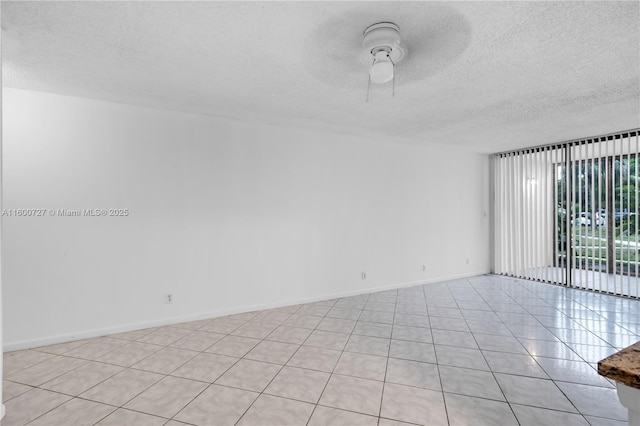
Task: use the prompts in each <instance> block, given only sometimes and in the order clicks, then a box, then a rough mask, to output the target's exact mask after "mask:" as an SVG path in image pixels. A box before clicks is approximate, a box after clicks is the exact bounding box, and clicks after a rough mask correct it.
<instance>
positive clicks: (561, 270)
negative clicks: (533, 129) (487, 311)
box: [493, 130, 640, 297]
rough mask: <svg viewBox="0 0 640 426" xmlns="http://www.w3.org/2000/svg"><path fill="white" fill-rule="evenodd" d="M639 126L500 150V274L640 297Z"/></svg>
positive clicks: (497, 256) (497, 203) (497, 255)
mask: <svg viewBox="0 0 640 426" xmlns="http://www.w3.org/2000/svg"><path fill="white" fill-rule="evenodd" d="M639 152H640V141H639V137H638V131H637V130H634V131H628V132H623V133H620V134H615V135H607V136H603V137H598V138H592V139H585V140H580V141H572V142H567V143H565V144H559V145H553V146H547V147H538V148H532V149H527V150H522V151H516V152H510V153H502V154H497V155H495V156H493V174H494V197H495V203H494V204H495V209H494V219H495V222H494V231H495V236H494V241H495V244H494V248H495V256H494V259H495V262H494V271H495V272H496V273H500V274H505V275H511V276H517V277H522V278H529V279H534V280H539V281H546V282H552V283H556V284H563V285H568V286H572V287H580V288H586V289H591V290H596V291H602V292H607V293H614V294H619V295H625V296H630V297H638V296H640V292H639V291H638V290H639V287H640V279H639V270H640V267H639V262H640V256H639V247H640V233H639V227H638V210H639V208H640V205H639V201H638V192H639V189H640V188H639V187H640V182H638V178H639V176H640V169H639V166H640V164H639V163H640V161H639V157H640V156H639Z"/></svg>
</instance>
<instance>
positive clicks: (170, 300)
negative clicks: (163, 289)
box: [164, 294, 173, 305]
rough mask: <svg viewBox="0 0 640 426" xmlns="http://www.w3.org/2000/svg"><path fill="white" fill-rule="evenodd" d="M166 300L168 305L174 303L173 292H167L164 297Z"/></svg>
mask: <svg viewBox="0 0 640 426" xmlns="http://www.w3.org/2000/svg"><path fill="white" fill-rule="evenodd" d="M164 302H165V303H166V304H168V305H170V304H172V303H173V294H167V295H166V296H165V297H164Z"/></svg>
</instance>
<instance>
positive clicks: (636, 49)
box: [2, 1, 640, 152]
mask: <svg viewBox="0 0 640 426" xmlns="http://www.w3.org/2000/svg"><path fill="white" fill-rule="evenodd" d="M378 21H392V22H395V23H396V24H398V25H399V26H400V29H401V33H402V35H403V37H404V38H405V39H406V42H407V46H408V49H409V53H408V56H407V57H406V59H405V60H404V61H403V62H401V63H400V64H398V66H397V67H396V68H397V78H396V93H395V97H394V98H391V86H390V85H387V86H372V89H373V90H372V93H371V99H370V101H369V103H365V97H366V89H367V70H366V67H365V68H363V66H362V65H360V64H359V62H358V55H359V51H360V44H361V41H362V31H363V30H364V28H365V27H367V26H368V25H370V24H372V23H375V22H378ZM639 22H640V2H637V1H629V2H613V1H612V2H568V1H567V2H561V1H558V2H483V1H476V2H179V1H174V2H142V1H131V2H93V1H88V2H57V1H51V2H6V1H3V2H2V41H3V46H2V47H3V52H2V61H3V63H2V71H3V73H2V75H3V84H4V85H5V86H9V87H18V88H25V89H35V90H43V91H48V92H54V93H62V94H69V95H77V96H86V97H91V98H99V99H107V100H114V101H119V102H126V103H135V104H142V105H149V106H157V107H167V108H172V109H179V110H184V111H194V112H202V113H207V114H213V115H218V116H225V117H230V118H236V119H241V120H249V121H259V122H268V123H274V124H277V125H285V126H299V127H306V128H315V129H324V130H329V131H335V132H344V133H352V134H358V135H365V136H370V137H375V138H386V139H389V138H393V139H394V140H398V141H401V142H407V143H416V144H426V143H440V144H448V145H455V146H462V147H465V149H471V150H474V151H479V152H496V151H502V150H507V149H512V148H518V147H526V146H533V145H540V144H545V143H551V142H557V141H562V140H567V139H573V138H578V137H583V136H593V135H598V134H603V133H608V132H612V131H618V130H626V129H630V128H634V127H639V126H640V75H639V73H640V26H639Z"/></svg>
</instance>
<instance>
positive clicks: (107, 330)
mask: <svg viewBox="0 0 640 426" xmlns="http://www.w3.org/2000/svg"><path fill="white" fill-rule="evenodd" d="M487 273H488V272H487V271H479V272H473V273H464V274H456V275H449V276H444V277H436V278H430V279H427V280H420V281H410V282H405V283H395V284H387V285H383V286H378V287H371V288H367V289H362V290H354V291H345V292H339V293H332V294H326V295H322V296H316V297H307V298H300V299H291V300H287V301H283V302H278V303H268V304H260V305H252V306H244V307H240V308H234V309H223V310H217V311H211V312H203V313H199V314H193V315H183V316H178V317H169V318H162V319H157V320H152V321H143V322H137V323H131V324H122V325H117V326H112V327H104V328H97V329H92V330H79V331H77V332H74V333H70V334H60V335H56V336H49V337H42V338H37V339H30V340H20V341H17V342H5V343H4V344H3V351H4V352H11V351H17V350H22V349H31V348H37V347H40V346H48V345H55V344H58V343H64V342H70V341H74V340H81V339H89V338H92V337H99V336H106V335H109V334H116V333H124V332H127V331H133V330H140V329H143V328H151V327H160V326H165V325H172V324H179V323H182V322H188V321H197V320H202V319H209V318H216V317H223V316H226V315H233V314H239V313H243V312H252V311H261V310H264V309H274V308H281V307H284V306H291V305H300V304H304V303H312V302H319V301H321V300H330V299H339V298H342V297H349V296H357V295H360V294H367V293H375V292H378V291H385V290H393V289H399V288H406V287H413V286H417V285H423V284H431V283H437V282H442V281H450V280H456V279H460V278H468V277H473V276H477V275H484V274H487Z"/></svg>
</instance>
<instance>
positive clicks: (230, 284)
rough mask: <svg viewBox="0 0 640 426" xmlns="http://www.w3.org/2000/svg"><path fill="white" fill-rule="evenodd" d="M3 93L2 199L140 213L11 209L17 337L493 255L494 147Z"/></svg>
mask: <svg viewBox="0 0 640 426" xmlns="http://www.w3.org/2000/svg"><path fill="white" fill-rule="evenodd" d="M3 102H4V108H3V118H4V129H3V132H4V133H3V136H4V159H3V160H4V188H3V197H4V208H5V209H18V208H41V209H62V208H64V209H89V208H107V209H108V208H128V209H129V211H130V215H129V216H128V217H51V216H49V215H48V214H45V216H44V217H32V218H24V217H4V218H3V223H4V235H3V238H4V246H3V253H2V255H3V259H2V260H3V262H2V263H3V267H4V284H3V286H4V289H3V290H4V295H3V296H4V298H5V312H4V315H5V317H4V318H5V336H4V339H5V343H4V345H5V350H7V349H17V348H24V347H31V346H36V345H41V344H48V343H53V342H59V341H64V340H69V339H71V338H79V337H85V336H91V335H98V334H100V333H106V332H115V331H120V330H125V329H132V328H136V327H142V326H145V325H152V324H162V323H169V322H171V321H177V320H179V319H182V320H185V319H191V318H199V317H203V316H212V315H219V314H223V313H228V312H237V311H243V310H250V309H254V308H256V307H265V306H276V305H283V304H287V303H293V302H296V301H303V300H304V301H306V300H312V299H318V298H325V297H332V296H335V295H340V294H354V293H359V292H364V291H366V290H368V289H376V288H382V287H388V286H391V285H394V286H397V285H401V284H407V283H411V282H422V281H437V280H441V279H446V278H449V277H456V276H465V275H473V274H480V273H487V272H488V271H489V269H490V265H489V263H490V262H489V221H488V218H487V217H486V215H487V212H488V192H489V191H488V179H489V172H488V168H489V160H488V157H487V156H485V155H478V154H471V153H465V152H464V151H460V150H454V149H449V148H447V147H444V146H429V147H416V146H408V145H401V144H396V143H391V142H387V141H381V140H370V139H364V138H359V137H354V136H348V135H342V134H329V133H323V132H318V131H308V130H302V129H291V128H281V127H275V126H269V125H263V124H256V123H244V122H237V121H231V120H225V119H219V118H213V117H206V116H199V115H190V114H183V113H176V112H168V111H158V110H152V109H145V108H138V107H132V106H125V105H120V104H112V103H107V102H101V101H93V100H87V99H78V98H70V97H63V96H57V95H51V94H44V93H38V92H30V91H22V90H16V89H5V91H4V93H3ZM467 258H469V259H470V262H469V264H468V265H467V264H466V259H467ZM423 264H425V265H426V267H427V269H426V271H425V272H423V270H422V265H423ZM365 270H366V272H367V280H366V281H363V280H361V272H362V271H365ZM167 293H172V294H173V296H174V303H173V304H166V303H165V302H164V295H165V294H167Z"/></svg>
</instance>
